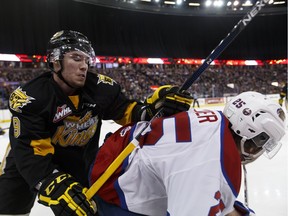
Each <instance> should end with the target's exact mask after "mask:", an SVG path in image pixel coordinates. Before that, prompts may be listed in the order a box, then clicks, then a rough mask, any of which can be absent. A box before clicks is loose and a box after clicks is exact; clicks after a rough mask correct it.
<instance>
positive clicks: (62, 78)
mask: <svg viewBox="0 0 288 216" xmlns="http://www.w3.org/2000/svg"><path fill="white" fill-rule="evenodd" d="M59 63H60V66H61V69H60V70H59V71H58V72H56V71H55V70H54V68H51V69H52V72H53V73H55V74H56V75H57V76H58V77H59V79H61V80H62V81H63V82H64V83H65V84H66V85H68V86H69V87H70V88H72V89H77V88H76V87H73V86H72V85H70V84H69V83H68V82H67V81H66V80H65V79H64V77H63V76H62V71H63V66H62V62H61V61H59Z"/></svg>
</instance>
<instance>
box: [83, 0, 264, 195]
mask: <svg viewBox="0 0 288 216" xmlns="http://www.w3.org/2000/svg"><path fill="white" fill-rule="evenodd" d="M267 2H268V0H260V1H259V2H257V3H256V4H255V5H254V6H253V8H252V10H251V11H249V12H248V13H247V14H246V15H245V16H244V18H242V19H241V20H240V21H239V22H238V23H237V24H236V25H235V26H234V28H233V29H232V31H231V32H230V33H229V34H228V35H227V36H226V37H225V38H224V39H223V40H222V41H221V42H220V43H219V44H218V46H217V47H216V48H215V49H214V50H213V51H212V52H211V53H210V54H209V56H208V57H207V58H206V59H205V61H204V62H203V63H202V65H201V66H200V67H199V68H198V69H197V70H196V71H195V72H194V73H193V74H192V75H191V76H190V77H189V78H188V79H187V80H186V81H185V82H184V83H183V85H182V86H181V87H180V89H179V91H180V92H182V91H185V90H187V89H188V88H189V87H190V86H191V85H192V84H193V83H194V82H195V81H196V80H197V79H198V78H199V76H200V75H201V74H202V73H203V72H204V71H205V69H206V68H207V67H208V66H209V65H210V64H211V63H212V61H214V60H215V59H216V58H217V57H218V56H219V55H220V54H221V53H222V52H223V51H224V50H225V48H226V47H227V46H228V45H229V44H230V43H231V42H232V41H233V40H234V39H235V38H236V36H237V35H238V34H239V33H240V32H241V31H242V30H243V29H244V28H245V27H246V26H247V25H248V24H249V23H250V22H251V20H252V19H253V18H254V17H255V16H256V15H257V14H258V12H259V11H260V10H261V9H262V8H263V7H264V6H265V4H266V3H267ZM160 112H161V110H160V111H158V112H157V114H156V115H155V116H154V117H153V118H152V119H151V120H150V121H149V122H148V124H147V125H146V128H148V127H149V126H150V124H151V122H152V121H153V120H154V119H155V117H157V116H158V115H159V114H160ZM146 128H144V129H143V130H142V131H140V132H139V133H138V134H137V135H136V137H135V138H134V139H133V140H132V141H131V142H130V143H129V144H128V145H127V146H126V148H125V149H124V150H123V151H122V152H121V154H120V155H119V156H118V157H117V158H116V159H115V160H114V161H113V162H112V163H111V165H110V166H109V167H108V168H107V169H106V171H105V172H104V173H103V174H102V176H100V177H99V179H97V181H96V182H94V183H93V185H92V186H91V187H90V188H89V189H88V191H87V192H86V196H87V198H88V199H91V198H92V197H93V196H94V194H96V193H97V192H98V190H99V189H100V188H101V187H102V185H103V184H104V183H105V182H106V181H107V180H108V179H109V178H110V176H111V175H112V174H113V173H114V172H115V171H116V170H117V168H118V167H119V166H120V165H121V163H122V162H123V161H124V160H125V158H126V157H127V156H128V155H129V154H130V153H131V152H132V151H133V150H134V149H135V147H136V146H137V145H138V140H139V138H140V136H141V134H142V132H143V131H144V130H145V129H146ZM122 153H123V154H122Z"/></svg>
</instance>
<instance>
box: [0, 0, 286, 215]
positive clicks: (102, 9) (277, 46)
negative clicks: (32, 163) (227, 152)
mask: <svg viewBox="0 0 288 216" xmlns="http://www.w3.org/2000/svg"><path fill="white" fill-rule="evenodd" d="M84 2H86V3H84ZM89 2H90V3H89ZM100 2H101V1H96V0H94V1H93V0H91V1H82V2H81V1H73V0H25V1H23V0H9V1H8V0H5V1H1V3H0V24H1V25H0V26H1V33H0V54H24V55H28V56H30V57H31V56H34V55H40V56H45V53H46V45H47V42H48V40H49V38H50V37H51V36H52V35H53V34H54V33H55V32H56V31H59V30H62V29H72V30H76V31H80V32H82V33H84V34H85V35H87V36H88V37H89V39H90V40H91V41H92V43H93V47H94V48H95V52H96V55H97V56H107V57H108V56H116V57H117V56H126V57H132V58H136V57H155V58H169V59H170V58H171V59H173V58H197V59H203V58H206V57H207V56H208V55H209V54H210V53H211V51H212V50H213V49H214V48H215V47H216V46H217V45H218V44H219V42H220V41H221V40H222V39H223V38H224V37H225V36H226V35H227V34H228V33H229V32H230V31H231V29H232V28H233V26H234V25H235V24H237V22H238V21H239V20H240V19H241V18H242V17H243V15H244V13H245V11H242V12H241V11H239V12H235V13H233V12H229V13H228V12H221V11H217V12H211V11H205V10H204V11H187V10H185V11H184V10H183V11H179V10H177V9H176V10H175V11H176V12H175V11H174V12H172V11H171V10H168V9H167V10H162V11H161V13H160V12H159V11H158V12H159V13H157V11H156V12H155V11H154V12H153V11H147V10H145V11H139V10H136V9H135V8H134V9H133V10H131V8H130V9H129V8H124V7H123V8H120V7H117V4H116V5H115V4H114V5H113V6H111V7H107V5H105V4H100ZM103 2H112V0H106V1H102V3H103ZM115 2H118V3H120V2H121V1H120V0H119V1H116V0H115V1H114V3H115ZM96 3H98V4H96ZM119 5H120V4H119ZM121 5H123V4H121ZM218 59H223V60H228V59H236V60H237V59H244V60H246V59H254V60H258V59H259V60H263V61H264V60H272V59H274V60H276V61H275V62H277V60H279V59H286V66H285V67H286V78H287V3H285V5H284V7H283V8H276V9H275V10H274V9H273V8H272V9H271V8H267V10H266V9H265V10H263V12H261V13H260V14H259V15H257V16H256V17H255V18H254V19H253V21H252V22H251V24H249V25H248V26H247V28H245V30H244V31H243V32H241V34H240V35H239V36H238V37H237V38H236V39H235V40H234V41H233V42H232V43H231V44H230V45H229V46H228V48H227V49H225V50H224V52H223V53H222V54H221V55H220V56H219V58H218ZM41 61H44V60H41ZM0 63H1V62H0ZM5 65H6V63H5V64H4V66H5ZM8 65H9V63H8ZM31 65H32V64H31ZM0 66H1V65H0ZM6 66H7V65H6ZM102 66H103V65H102ZM1 69H2V68H1V67H0V71H1ZM4 69H5V68H4ZM18 69H19V68H18ZM18 69H17V70H18ZM9 70H10V69H9ZM13 71H15V68H12V69H11V72H12V73H13ZM284 77H285V75H284ZM285 81H286V82H287V79H286V80H285V79H284V80H283V82H285ZM132 82H133V80H132ZM218 82H220V81H218ZM0 87H1V86H0ZM264 88H265V86H264ZM268 96H269V97H271V98H273V99H274V100H276V101H277V100H278V98H279V95H278V94H272V95H268ZM226 99H227V98H226V97H223V98H217V99H211V100H216V101H218V102H220V104H219V103H218V104H214V103H212V104H211V105H209V106H207V103H206V99H204V98H200V99H199V102H200V106H201V108H203V107H204V108H205V107H206V108H209V109H218V110H219V109H220V110H221V109H223V103H224V102H225V100H226ZM9 118H10V114H9V112H8V110H7V109H5V110H1V111H0V126H1V127H2V128H7V127H8V126H9ZM118 127H119V125H117V124H115V123H112V122H109V121H108V122H105V123H104V126H103V133H102V137H103V136H104V135H105V133H106V132H108V131H114V130H116V129H117V128H118ZM5 131H6V133H5V134H4V135H3V136H0V160H2V158H3V156H4V154H5V148H6V146H7V144H8V142H9V141H8V136H7V134H8V130H7V129H6V130H5ZM287 143H288V140H287V136H286V137H285V138H284V139H283V144H284V146H283V148H282V149H281V150H280V152H279V154H278V155H276V157H275V158H273V160H271V161H269V160H268V159H266V158H264V157H262V158H260V159H259V161H257V162H255V164H252V165H251V166H248V167H247V169H248V193H249V204H250V207H251V208H252V209H254V210H255V211H256V214H257V215H259V216H271V215H277V216H287V215H288V210H287V194H288V191H287V190H288V188H287V182H288V177H287V173H288V172H287V171H288V166H287V165H288V164H287V158H288V155H287ZM285 144H286V145H285ZM239 198H240V200H241V201H243V199H244V198H243V188H242V190H241V194H240V197H239ZM34 215H35V216H38V215H43V216H44V215H45V216H50V215H53V214H52V212H51V210H50V209H49V208H46V207H43V206H41V205H39V204H38V203H37V202H36V203H35V207H34V208H33V210H32V213H31V216H34Z"/></svg>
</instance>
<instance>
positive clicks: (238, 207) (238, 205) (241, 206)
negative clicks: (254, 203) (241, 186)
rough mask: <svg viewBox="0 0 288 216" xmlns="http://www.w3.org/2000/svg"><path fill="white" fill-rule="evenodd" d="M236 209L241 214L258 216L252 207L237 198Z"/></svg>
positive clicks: (243, 215) (242, 215)
mask: <svg viewBox="0 0 288 216" xmlns="http://www.w3.org/2000/svg"><path fill="white" fill-rule="evenodd" d="M234 209H235V210H236V211H237V212H238V213H239V215H241V216H256V214H255V212H254V211H253V210H252V209H250V208H249V207H248V206H246V205H244V204H243V203H241V202H240V201H237V200H236V201H235V202H234Z"/></svg>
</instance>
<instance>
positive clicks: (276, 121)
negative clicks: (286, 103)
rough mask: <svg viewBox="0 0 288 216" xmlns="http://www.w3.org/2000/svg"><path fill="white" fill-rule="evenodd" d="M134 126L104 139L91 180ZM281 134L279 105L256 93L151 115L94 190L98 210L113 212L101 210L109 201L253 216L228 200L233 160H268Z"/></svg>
mask: <svg viewBox="0 0 288 216" xmlns="http://www.w3.org/2000/svg"><path fill="white" fill-rule="evenodd" d="M142 126H143V123H141V122H140V123H137V124H136V125H128V126H124V127H122V128H120V129H119V130H118V131H116V132H115V133H114V134H113V135H111V136H110V137H109V138H108V139H107V140H106V142H105V143H104V145H103V146H102V147H101V149H100V150H99V152H98V154H97V155H96V158H95V162H94V164H93V166H92V168H91V175H90V183H91V184H93V183H94V182H95V181H96V180H97V179H98V178H99V176H101V174H102V173H103V172H104V171H105V170H106V169H107V167H108V166H109V164H110V163H111V162H112V161H113V160H114V159H115V158H116V157H117V155H119V153H120V152H121V151H122V150H123V149H124V148H125V147H126V146H127V144H128V143H129V142H130V141H131V140H132V138H133V137H134V136H135V135H137V133H138V132H139V130H140V128H141V127H142ZM284 135H285V113H284V112H283V110H282V108H281V107H280V106H279V104H278V103H276V102H273V101H270V100H268V99H266V98H265V96H264V95H262V94H260V93H257V92H245V93H242V94H240V95H238V96H236V97H235V98H233V99H232V100H231V101H229V102H228V103H227V105H226V106H225V108H224V112H223V113H222V112H220V111H211V110H194V109H193V110H192V109H191V110H189V111H187V112H181V113H178V114H176V115H174V116H171V117H166V118H158V119H156V120H154V121H153V122H152V123H151V124H150V126H149V130H148V132H147V133H146V134H145V135H143V136H142V137H141V139H140V142H139V146H137V148H136V149H135V150H134V151H133V152H132V153H131V154H130V155H129V156H128V157H127V158H126V159H125V161H124V162H123V164H122V165H121V166H120V167H119V168H118V169H117V170H116V172H115V173H114V174H113V175H112V176H111V178H110V179H109V180H108V181H107V182H106V183H105V184H104V185H103V186H102V187H101V188H100V190H99V191H98V192H97V194H96V198H97V199H98V200H99V202H98V213H99V215H100V216H102V215H105V216H106V215H108V214H109V216H113V215H119V214H117V212H116V213H113V212H112V210H111V208H110V211H109V212H107V211H105V210H106V209H105V205H106V204H107V203H109V205H115V206H118V207H121V208H122V209H124V210H127V212H130V213H131V215H133V214H132V212H134V213H136V214H137V215H138V214H140V215H149V216H165V215H169V216H204V215H205V216H206V215H209V216H214V215H217V216H218V215H229V216H230V215H233V216H234V215H253V211H252V210H251V209H249V208H248V207H245V205H241V203H239V202H238V201H236V199H237V196H238V194H239V191H240V185H241V163H242V164H247V163H250V162H252V161H254V160H255V159H257V158H258V157H259V156H260V155H262V154H263V153H264V154H265V155H267V156H268V157H269V158H272V157H273V156H274V155H275V154H276V153H277V152H278V150H279V149H280V146H281V143H280V140H281V138H282V137H283V136H284ZM101 203H104V204H105V205H102V204H101ZM103 211H105V214H104V213H103ZM136 214H135V215H136ZM127 215H130V214H127Z"/></svg>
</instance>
